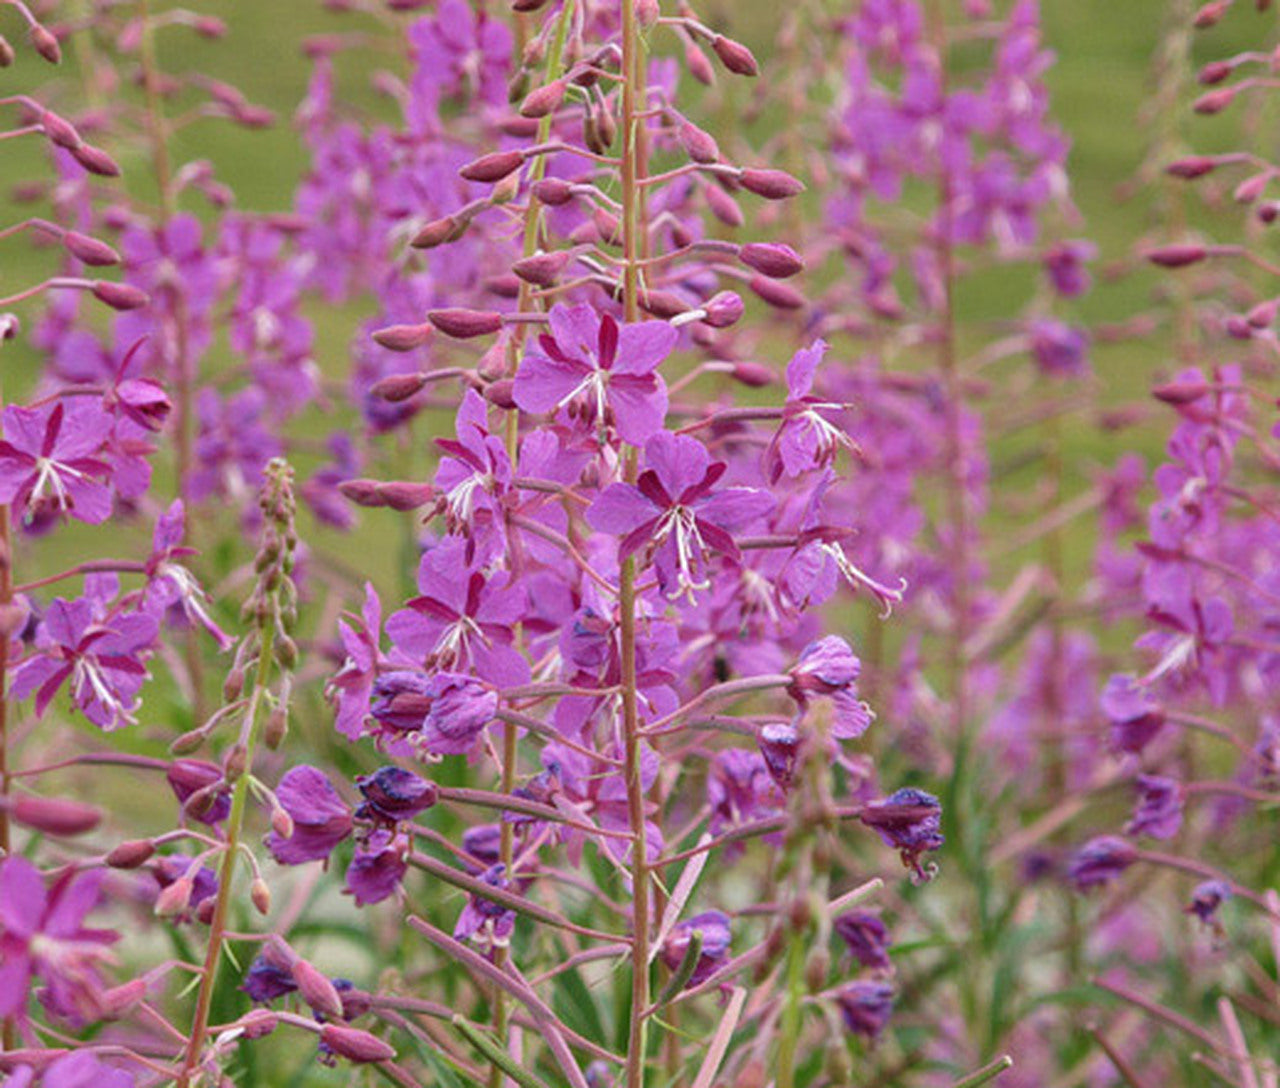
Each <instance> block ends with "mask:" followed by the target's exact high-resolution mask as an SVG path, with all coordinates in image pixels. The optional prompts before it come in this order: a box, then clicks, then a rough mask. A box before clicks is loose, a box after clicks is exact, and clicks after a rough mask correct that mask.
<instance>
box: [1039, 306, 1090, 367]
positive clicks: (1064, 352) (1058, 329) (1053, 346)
mask: <svg viewBox="0 0 1280 1088" xmlns="http://www.w3.org/2000/svg"><path fill="white" fill-rule="evenodd" d="M1028 336H1029V338H1030V342H1031V354H1032V356H1033V358H1034V359H1035V361H1036V364H1037V365H1038V366H1039V367H1040V369H1041V370H1042V371H1043V372H1044V373H1045V374H1050V375H1054V376H1057V377H1062V378H1077V377H1079V376H1080V375H1081V374H1083V373H1085V371H1086V370H1087V369H1088V355H1089V337H1088V335H1087V334H1086V333H1085V332H1084V331H1083V330H1081V329H1077V328H1073V327H1072V326H1070V325H1064V324H1063V323H1062V322H1061V321H1047V320H1039V321H1033V322H1031V327H1030V329H1029V331H1028Z"/></svg>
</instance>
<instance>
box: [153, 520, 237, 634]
mask: <svg viewBox="0 0 1280 1088" xmlns="http://www.w3.org/2000/svg"><path fill="white" fill-rule="evenodd" d="M185 524H186V518H185V509H184V507H183V504H182V500H181V499H175V500H174V501H173V503H172V505H170V507H169V509H168V510H166V511H165V512H164V513H163V514H161V515H160V517H158V518H157V519H156V529H155V535H154V537H153V539H152V544H151V555H150V556H149V557H148V559H147V588H146V592H145V594H144V596H143V607H144V608H146V610H147V611H148V612H150V613H151V614H152V615H154V616H156V617H157V618H160V617H161V616H162V615H163V614H164V612H165V611H166V610H168V609H169V608H172V607H177V608H180V609H181V610H182V614H183V615H184V616H186V618H187V621H188V622H189V623H195V624H198V625H199V626H201V627H203V628H204V629H205V630H206V631H208V632H209V634H211V635H212V636H213V637H214V638H215V639H216V640H217V643H218V648H219V649H220V650H226V649H228V648H229V647H230V646H231V638H230V637H229V636H228V635H227V633H226V632H225V631H223V630H222V628H221V627H219V626H218V624H217V622H216V621H215V620H214V619H213V617H212V616H211V615H209V609H208V602H209V595H208V594H207V593H206V592H205V591H204V589H203V588H202V587H201V585H200V583H199V582H197V581H196V578H195V575H193V574H192V573H191V571H190V570H188V569H187V567H186V566H184V565H183V564H182V562H181V560H182V559H185V558H186V557H187V556H191V555H195V554H196V552H195V549H194V548H187V547H184V546H183V544H182V541H183V537H184V536H185V535H186V528H185Z"/></svg>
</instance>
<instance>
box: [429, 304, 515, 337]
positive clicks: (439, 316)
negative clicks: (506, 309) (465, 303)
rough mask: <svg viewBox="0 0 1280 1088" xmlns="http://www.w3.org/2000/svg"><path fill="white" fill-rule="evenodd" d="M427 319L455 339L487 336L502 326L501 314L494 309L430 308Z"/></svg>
mask: <svg viewBox="0 0 1280 1088" xmlns="http://www.w3.org/2000/svg"><path fill="white" fill-rule="evenodd" d="M427 320H428V321H430V322H431V324H433V325H434V326H435V327H436V328H437V329H439V330H440V331H441V332H442V333H444V334H445V336H452V337H453V338H454V339H455V340H469V339H471V338H472V337H476V336H488V335H490V334H491V333H495V332H497V331H498V330H499V329H501V328H502V315H501V314H500V313H498V312H497V311H496V310H464V309H461V308H453V309H447V310H432V311H431V312H430V313H428V314H427Z"/></svg>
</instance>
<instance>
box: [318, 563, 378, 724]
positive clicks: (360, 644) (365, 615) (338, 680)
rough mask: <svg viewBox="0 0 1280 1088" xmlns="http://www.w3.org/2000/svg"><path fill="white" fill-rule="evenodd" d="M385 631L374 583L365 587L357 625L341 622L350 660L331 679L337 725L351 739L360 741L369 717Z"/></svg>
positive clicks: (330, 695) (329, 687)
mask: <svg viewBox="0 0 1280 1088" xmlns="http://www.w3.org/2000/svg"><path fill="white" fill-rule="evenodd" d="M381 631H382V602H381V601H379V600H378V594H377V591H376V590H375V589H374V588H373V584H372V583H371V582H366V583H365V586H364V607H363V609H362V610H361V615H360V622H359V623H358V624H356V625H354V626H353V625H352V624H350V623H348V622H347V621H346V620H339V621H338V635H339V637H340V638H341V639H342V645H343V648H344V649H345V650H346V651H347V659H346V660H345V661H344V662H343V663H342V668H340V669H339V670H338V671H337V672H336V673H335V674H334V675H333V676H332V677H331V678H330V680H329V683H328V685H327V686H326V688H325V694H326V695H327V696H328V698H329V699H331V700H332V701H334V702H336V703H337V707H338V713H337V717H336V718H335V719H334V726H335V728H336V729H337V730H338V732H339V733H341V734H342V735H343V736H344V737H346V738H347V739H348V740H353V741H354V740H359V739H360V737H361V736H362V735H363V734H364V723H365V719H366V718H368V716H369V699H370V696H371V695H372V693H373V688H374V683H375V682H376V680H377V678H378V663H379V661H380V660H381V658H382V653H381V651H380V649H379V648H378V637H379V635H380V633H381Z"/></svg>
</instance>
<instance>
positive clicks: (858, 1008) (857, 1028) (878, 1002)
mask: <svg viewBox="0 0 1280 1088" xmlns="http://www.w3.org/2000/svg"><path fill="white" fill-rule="evenodd" d="M836 1005H837V1006H838V1007H839V1009H840V1015H841V1016H842V1017H843V1018H844V1023H845V1027H847V1028H848V1029H849V1030H850V1031H851V1032H852V1033H853V1034H854V1035H861V1036H863V1037H864V1038H867V1039H875V1038H877V1037H878V1036H879V1035H880V1033H881V1032H882V1031H884V1029H885V1028H886V1027H887V1026H888V1024H889V1018H890V1017H891V1016H892V1015H893V987H892V986H890V985H889V984H888V983H887V982H851V983H849V985H848V986H844V987H842V988H841V989H840V990H838V991H837V992H836Z"/></svg>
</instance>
